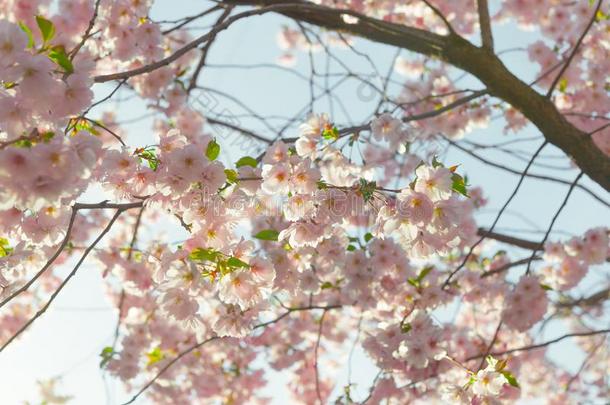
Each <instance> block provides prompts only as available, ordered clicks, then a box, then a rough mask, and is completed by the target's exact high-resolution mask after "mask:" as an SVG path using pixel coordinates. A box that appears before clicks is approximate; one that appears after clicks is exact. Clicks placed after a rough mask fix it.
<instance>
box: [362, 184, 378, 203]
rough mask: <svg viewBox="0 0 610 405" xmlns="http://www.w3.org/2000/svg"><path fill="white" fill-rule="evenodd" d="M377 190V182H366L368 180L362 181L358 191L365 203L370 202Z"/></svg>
mask: <svg viewBox="0 0 610 405" xmlns="http://www.w3.org/2000/svg"><path fill="white" fill-rule="evenodd" d="M375 190H377V182H374V181H366V179H362V178H361V179H360V185H359V187H358V191H360V194H362V198H363V199H364V202H369V201H370V200H371V198H373V194H374V193H375Z"/></svg>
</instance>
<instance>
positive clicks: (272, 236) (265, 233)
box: [254, 229, 280, 241]
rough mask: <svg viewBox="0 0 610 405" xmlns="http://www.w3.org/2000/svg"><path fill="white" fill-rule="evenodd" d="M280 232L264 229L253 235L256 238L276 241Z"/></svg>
mask: <svg viewBox="0 0 610 405" xmlns="http://www.w3.org/2000/svg"><path fill="white" fill-rule="evenodd" d="M279 234H280V233H279V232H278V231H276V230H275V229H265V230H262V231H260V232H259V233H257V234H256V235H254V237H255V238H256V239H260V240H272V241H277V237H278V235H279Z"/></svg>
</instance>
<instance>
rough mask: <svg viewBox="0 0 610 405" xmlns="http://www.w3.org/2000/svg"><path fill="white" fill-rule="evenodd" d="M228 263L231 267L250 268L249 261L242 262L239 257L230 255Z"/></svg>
mask: <svg viewBox="0 0 610 405" xmlns="http://www.w3.org/2000/svg"><path fill="white" fill-rule="evenodd" d="M227 265H228V266H229V267H243V268H246V269H247V268H250V265H249V264H248V263H246V262H242V261H241V260H239V259H238V258H237V257H229V260H227Z"/></svg>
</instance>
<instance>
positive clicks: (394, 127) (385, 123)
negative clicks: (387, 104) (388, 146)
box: [371, 113, 402, 141]
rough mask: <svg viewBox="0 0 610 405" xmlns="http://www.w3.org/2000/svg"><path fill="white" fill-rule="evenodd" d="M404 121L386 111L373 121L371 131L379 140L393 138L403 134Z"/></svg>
mask: <svg viewBox="0 0 610 405" xmlns="http://www.w3.org/2000/svg"><path fill="white" fill-rule="evenodd" d="M401 126H402V121H400V120H399V119H397V118H394V117H392V116H391V115H390V114H388V113H385V114H382V115H380V116H379V117H377V118H375V119H374V120H373V121H372V122H371V131H372V132H373V136H374V137H375V139H377V140H378V141H381V140H384V139H385V140H391V139H392V138H395V137H398V136H400V134H401Z"/></svg>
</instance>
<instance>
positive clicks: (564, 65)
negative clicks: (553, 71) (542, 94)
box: [546, 0, 603, 98]
mask: <svg viewBox="0 0 610 405" xmlns="http://www.w3.org/2000/svg"><path fill="white" fill-rule="evenodd" d="M602 2H603V0H598V2H597V7H595V10H594V11H593V15H592V16H591V19H590V20H589V23H588V24H587V26H586V28H585V30H584V31H583V33H582V34H581V36H580V38H578V41H576V44H575V45H574V48H573V49H572V52H571V53H570V56H568V59H566V61H565V63H564V64H563V66H562V67H561V70H559V73H557V76H555V79H553V83H551V87H549V90H548V91H547V92H546V97H547V98H550V97H551V95H552V94H553V91H554V90H555V86H557V83H559V80H561V76H563V74H564V73H565V72H566V70H568V68H569V67H570V63H572V60H573V59H574V57H575V56H576V54H577V53H578V49H579V48H580V45H581V44H582V41H583V40H584V39H585V37H586V36H587V34H588V33H589V30H590V29H591V27H592V26H593V23H595V20H596V19H597V12H598V11H599V9H600V7H601V6H602Z"/></svg>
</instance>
